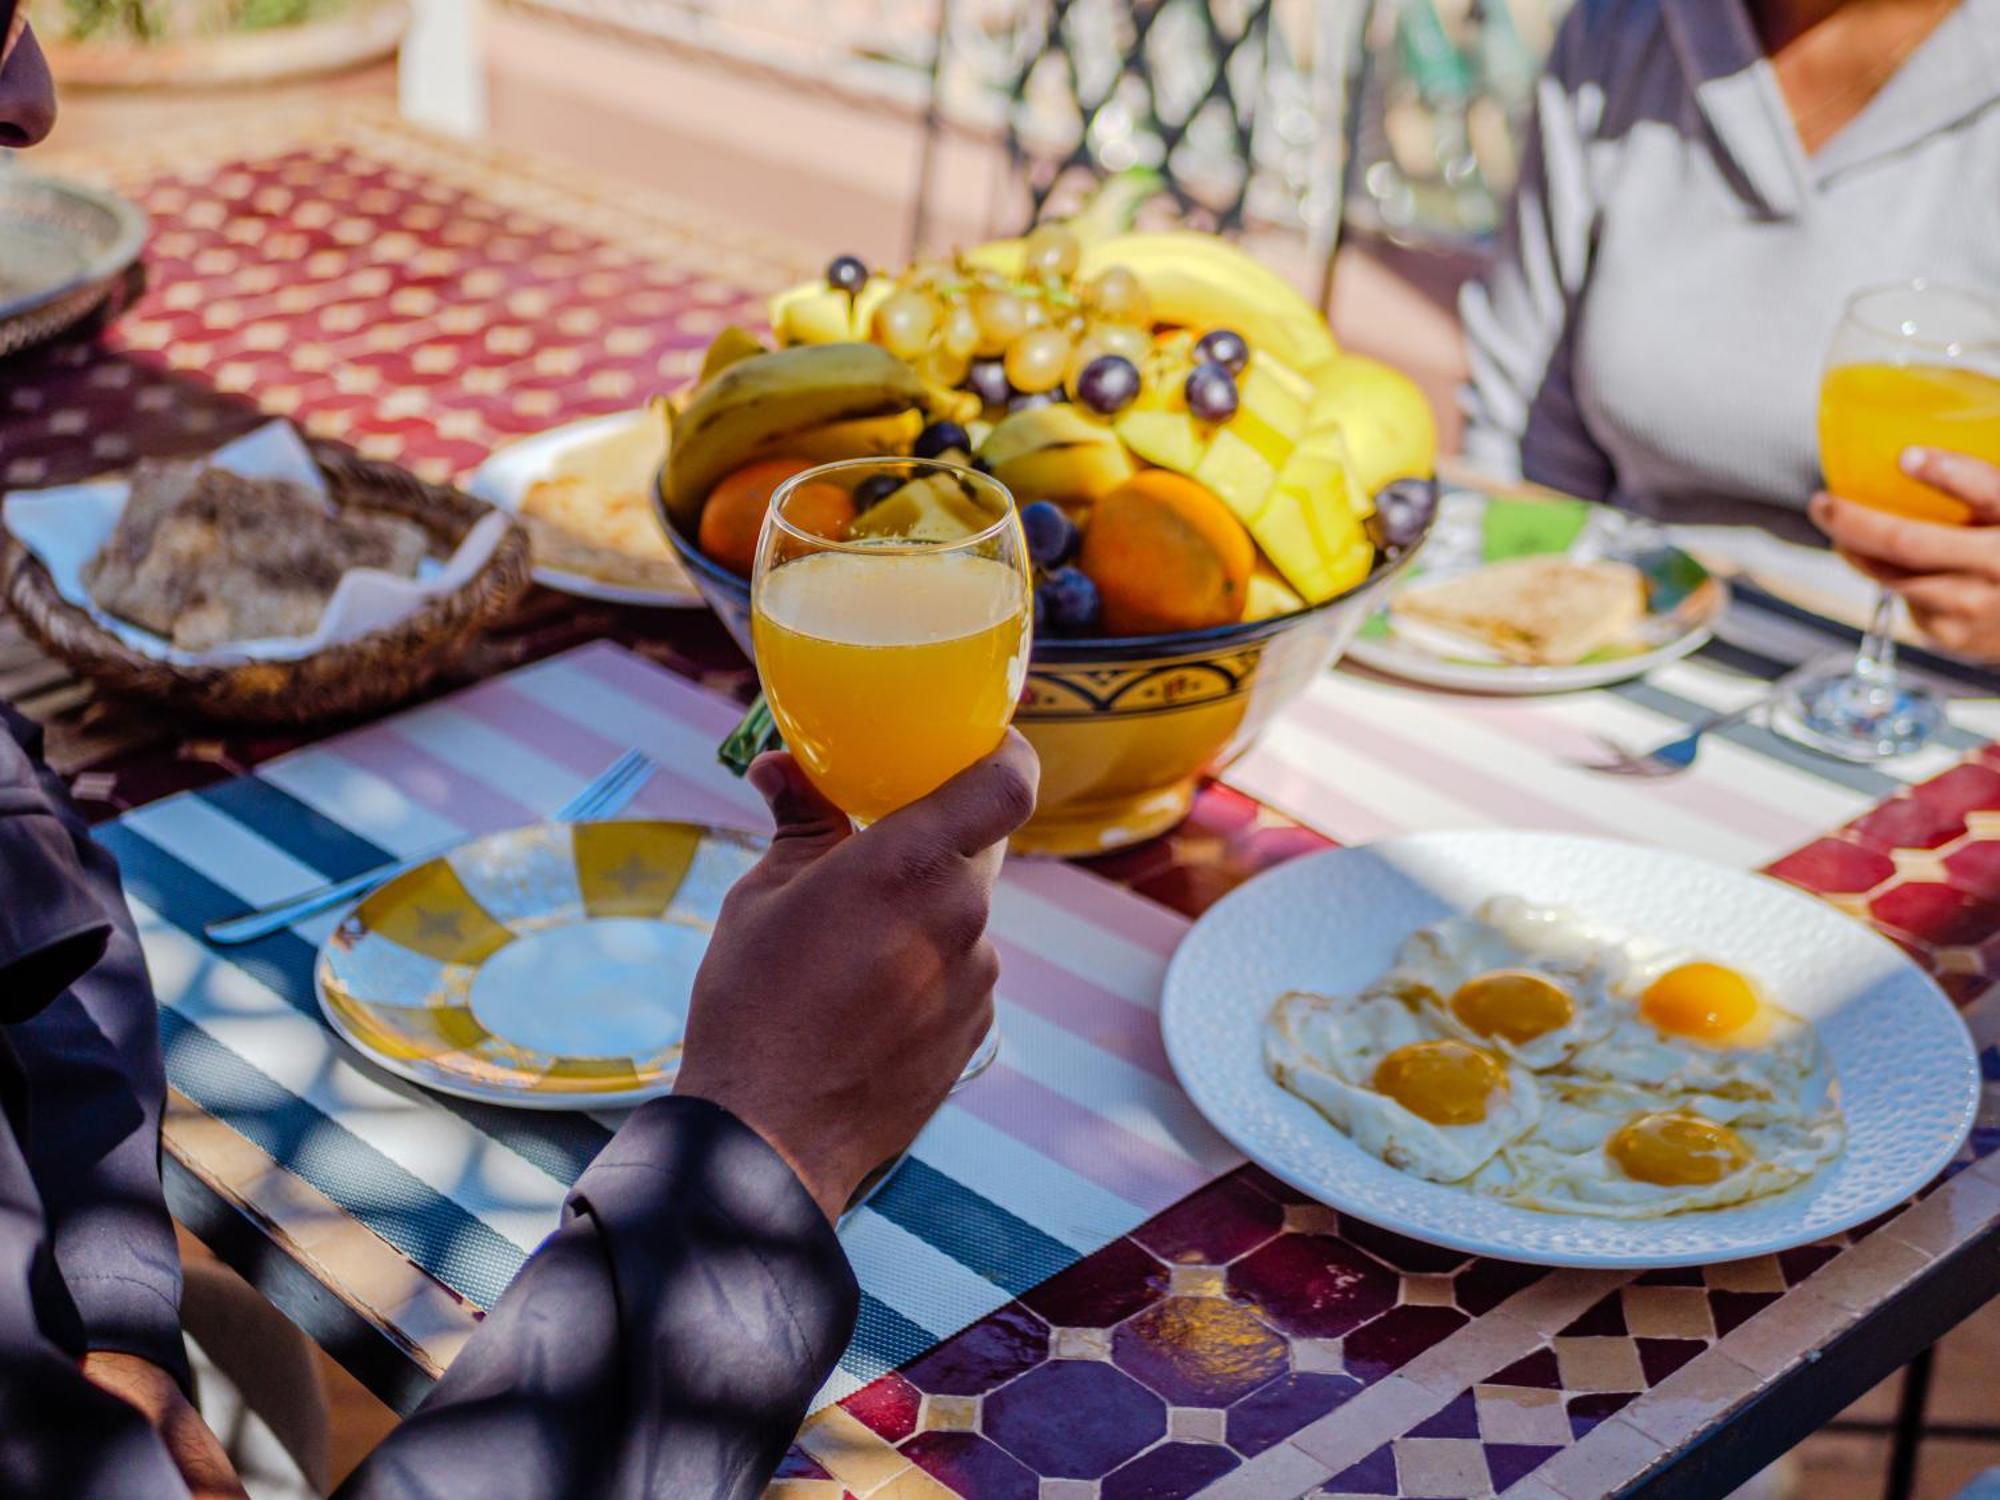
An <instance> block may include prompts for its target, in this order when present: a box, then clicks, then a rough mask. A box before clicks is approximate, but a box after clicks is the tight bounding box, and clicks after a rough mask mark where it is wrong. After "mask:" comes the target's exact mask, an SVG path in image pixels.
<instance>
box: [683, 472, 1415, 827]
mask: <svg viewBox="0 0 2000 1500" xmlns="http://www.w3.org/2000/svg"><path fill="white" fill-rule="evenodd" d="M656 494H657V489H656ZM656 503H657V500H656ZM660 522H661V525H662V526H663V527H665V529H666V532H667V535H668V537H669V538H670V539H671V541H672V542H673V546H674V551H675V552H676V553H677V554H678V555H679V557H680V560H681V562H682V563H683V564H684V565H685V566H686V568H687V570H688V574H689V576H691V577H692V578H693V579H694V582H695V587H697V588H698V589H700V590H701V593H702V597H703V598H705V599H706V600H707V601H708V603H709V606H710V608H712V609H713V610H714V611H715V613H716V614H717V615H718V616H719V617H720V618H721V620H722V623H723V624H724V625H725V626H726V627H727V628H728V630H729V633H730V634H731V635H732V636H733V637H735V639H736V643H737V644H738V645H739V646H741V647H742V648H743V650H744V651H745V652H746V653H749V652H750V651H751V644H750V580H749V579H748V578H745V577H744V576H743V575H741V574H740V573H736V572H733V571H731V570H730V569H728V568H726V567H724V566H722V565H721V564H720V563H717V562H715V561H714V560H713V559H711V558H709V557H708V556H707V555H705V554H704V553H703V552H702V550H701V548H700V547H699V546H697V545H696V544H695V542H694V540H693V539H692V538H690V537H689V536H687V535H686V533H685V532H683V531H682V530H681V529H680V527H678V526H677V525H675V524H674V521H673V519H672V517H671V516H670V515H669V514H668V513H667V510H666V508H665V506H664V505H662V506H660ZM1418 550H1419V548H1418V547H1417V546H1411V547H1409V548H1406V549H1404V550H1402V551H1401V552H1399V553H1397V554H1396V555H1395V556H1394V557H1393V558H1390V559H1387V560H1384V561H1382V562H1379V563H1378V564H1377V565H1376V567H1375V568H1374V569H1373V570H1372V571H1371V572H1370V573H1369V574H1368V576H1367V577H1365V578H1363V579H1362V580H1361V581H1360V582H1359V583H1356V584H1355V585H1353V586H1352V587H1351V588H1349V589H1347V590H1346V591H1345V592H1343V593H1341V594H1338V595H1336V596H1334V597H1333V598H1331V599H1327V600H1325V601H1323V602H1321V603H1319V604H1316V605H1312V606H1310V607H1308V608H1306V609H1300V610H1293V611H1291V612H1290V613H1287V614H1281V615H1273V616H1271V617H1269V618H1267V619H1261V620H1245V621H1241V622H1238V623H1236V624H1232V625H1221V626H1216V627H1213V628H1211V629H1207V630H1189V631H1177V632H1170V633H1167V634H1161V635H1142V636H1102V637H1075V636H1071V637H1061V636H1038V637H1036V640H1035V649H1034V655H1033V657H1032V658H1031V660H1030V662H1029V666H1028V684H1027V690H1026V692H1025V693H1024V694H1023V695H1022V699H1021V707H1020V709H1019V711H1018V712H1017V713H1016V715H1015V719H1014V722H1015V725H1016V726H1017V727H1018V728H1019V729H1020V730H1021V732H1022V733H1023V734H1025V735H1026V736H1027V737H1028V740H1029V742H1030V743H1032V744H1033V745H1034V747H1035V750H1036V752H1037V753H1038V754H1039V755H1040V756H1041V759H1042V789H1041V798H1040V802H1039V804H1038V806H1037V808H1036V811H1035V816H1034V818H1033V819H1032V820H1030V822H1029V823H1028V825H1027V827H1025V828H1023V829H1022V830H1021V831H1020V833H1019V834H1017V835H1016V836H1015V839H1014V848H1015V850H1016V852H1018V853H1022V854H1048V855H1062V856H1075V855H1086V854H1103V853H1105V852H1107V851H1109V850H1112V849H1121V848H1123V847H1125V846H1126V845H1128V844H1135V843H1138V842H1139V841H1140V840H1142V839H1148V838H1151V837H1153V836H1154V835H1155V834H1159V833H1164V832H1166V830H1168V829H1169V828H1172V827H1173V826H1174V825H1175V824H1176V823H1178V822H1180V821H1181V819H1182V818H1184V817H1186V816H1187V811H1188V806H1189V804H1190V803H1191V802H1192V801H1193V799H1194V791H1195V784H1196V782H1197V781H1198V780H1199V779H1200V778H1201V777H1202V776H1204V775H1207V774H1210V773H1213V772H1215V771H1218V770H1220V769H1221V768H1222V767H1223V766H1225V765H1227V764H1228V763H1229V762H1230V761H1232V760H1234V759H1235V758H1236V757H1237V756H1239V755H1241V754H1242V753H1243V752H1244V751H1245V750H1247V749H1248V748H1249V747H1250V745H1251V743H1252V742H1253V741H1254V740H1255V739H1256V738H1257V736H1258V735H1259V734H1261V733H1262V732H1263V730H1264V729H1265V727H1266V726H1267V725H1268V724H1269V723H1270V722H1271V720H1272V719H1273V718H1275V717H1276V716H1277V714H1278V713H1279V712H1280V711H1281V710H1283V709H1284V708H1285V707H1286V705H1288V704H1289V703H1291V702H1292V700H1293V699H1295V698H1297V697H1298V696H1299V695H1300V694H1301V693H1302V692H1304V691H1305V689H1306V687H1307V686H1308V685H1309V684H1310V683H1311V682H1312V680H1313V678H1314V677H1316V676H1317V675H1318V674H1319V673H1321V672H1323V671H1325V670H1326V669H1327V668H1328V667H1329V666H1331V665H1332V664H1333V663H1334V662H1335V661H1336V660H1338V659H1339V657H1340V654H1341V652H1343V651H1345V650H1346V649H1347V645H1348V643H1349V642H1350V641H1352V640H1353V639H1354V635H1355V632H1356V631H1357V630H1359V629H1360V628H1361V623H1362V621H1364V620H1366V619H1367V618H1368V616H1369V615H1370V614H1371V613H1373V612H1374V610H1375V608H1376V607H1377V605H1378V604H1379V603H1380V602H1381V597H1380V596H1381V594H1382V591H1383V587H1384V585H1385V584H1387V583H1388V581H1389V580H1390V579H1391V578H1393V577H1394V576H1395V575H1396V574H1397V573H1399V572H1400V571H1401V570H1402V569H1403V568H1404V567H1405V566H1406V565H1407V564H1408V562H1409V561H1410V559H1411V558H1412V557H1414V556H1415V555H1416V553H1417V551H1418Z"/></svg>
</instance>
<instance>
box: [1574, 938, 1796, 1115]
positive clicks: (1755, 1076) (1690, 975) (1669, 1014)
mask: <svg viewBox="0 0 2000 1500" xmlns="http://www.w3.org/2000/svg"><path fill="white" fill-rule="evenodd" d="M1630 989H1631V991H1632V996H1633V998H1632V1001H1631V1002H1630V1003H1629V1004H1628V1006H1627V1007H1626V1008H1625V1010H1624V1012H1623V1014H1621V1015H1620V1016H1619V1017H1618V1019H1617V1022H1616V1024H1615V1025H1613V1026H1612V1028H1611V1029H1610V1031H1609V1032H1608V1033H1607V1034H1606V1035H1604V1036H1603V1037H1602V1038H1600V1039H1598V1040H1596V1041H1593V1042H1591V1043H1589V1044H1588V1045H1586V1046H1584V1047H1581V1048H1579V1049H1578V1050H1577V1051H1576V1053H1575V1054H1574V1055H1573V1056H1572V1057H1571V1058H1570V1059H1569V1063H1568V1070H1569V1071H1570V1072H1572V1073H1574V1074H1576V1075H1578V1076H1580V1077H1584V1078H1590V1079H1596V1080H1599V1081H1602V1082H1607V1083H1618V1084H1629V1085H1639V1086H1644V1087H1646V1088H1649V1089H1652V1090H1654V1091H1656V1092H1659V1093H1661V1094H1668V1095H1671V1094H1683V1093H1690V1094H1706V1095H1712V1096H1716V1097H1720V1098H1728V1099H1736V1100H1743V1101H1759V1102H1762V1103H1765V1104H1767V1105H1769V1104H1772V1103H1780V1102H1782V1101H1787V1100H1792V1099H1796V1098H1798V1097H1800V1096H1802V1095H1805V1094H1808V1093H1810V1092H1813V1091H1814V1090H1815V1089H1817V1088H1819V1087H1821V1086H1822V1085H1823V1084H1824V1083H1825V1082H1827V1080H1826V1079H1825V1077H1824V1075H1825V1072H1826V1065H1825V1062H1824V1058H1823V1054H1822V1052H1821V1049H1820V1043H1819V1034H1818V1032H1816V1031H1815V1030H1814V1029H1813V1027H1812V1026H1811V1025H1810V1024H1809V1023H1808V1022H1807V1021H1805V1020H1804V1019H1803V1018H1801V1017H1799V1016H1795V1015H1793V1014H1792V1013H1791V1012H1790V1011H1788V1010H1785V1009H1784V1008H1782V1007H1781V1006H1778V1005H1776V1004H1773V1003H1772V1001H1771V1000H1770V999H1769V997H1767V996H1766V995H1765V994H1764V992H1763V990H1762V988H1761V987H1760V986H1759V985H1758V984H1757V983H1756V981H1755V980H1753V979H1752V978H1750V977H1749V976H1748V975H1745V974H1743V973H1741V972H1739V971H1737V970H1735V969H1732V968H1730V967H1728V966H1726V965H1724V964H1718V963H1713V962H1710V961H1708V960H1705V959H1693V958H1689V957H1687V956H1686V955H1685V954H1680V953H1668V954H1661V955H1656V956H1643V955H1641V956H1635V961H1634V964H1633V969H1632V982H1631V985H1630Z"/></svg>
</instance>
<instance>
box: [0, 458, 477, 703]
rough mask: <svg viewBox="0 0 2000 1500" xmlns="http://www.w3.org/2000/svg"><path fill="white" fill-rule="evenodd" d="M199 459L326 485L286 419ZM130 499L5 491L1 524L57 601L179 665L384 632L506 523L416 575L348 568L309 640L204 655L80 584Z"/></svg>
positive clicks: (442, 586) (115, 489)
mask: <svg viewBox="0 0 2000 1500" xmlns="http://www.w3.org/2000/svg"><path fill="white" fill-rule="evenodd" d="M208 462H209V463H211V464H213V465H215V466H216V467H217V468H222V469H228V470H230V471H231V472H232V473H236V474H241V475H242V476H243V477H244V478H246V479H283V480H289V481H291V482H292V483H294V484H297V485H302V486H304V487H305V488H306V489H308V490H310V491H312V492H313V493H314V494H316V495H318V496H320V497H321V498H322V499H324V498H325V496H326V481H325V479H324V478H323V477H322V476H321V474H320V472H319V468H318V466H317V465H315V464H314V463H313V461H312V455H311V454H310V453H309V452H307V450H306V445H305V444H304V443H303V442H302V441H301V440H300V438H299V435H298V434H297V433H296V432H294V431H293V430H292V427H291V424H290V423H288V422H267V423H266V424H265V425H264V426H262V427H260V428H258V429H257V430H256V431H255V432H252V433H248V434H246V435H245V436H243V437H240V438H238V439H237V440H236V441H235V442H233V443H230V444H229V445H227V446H226V447H223V448H220V449H218V450H217V451H216V452H215V453H213V454H211V455H210V457H209V459H208ZM129 493H130V486H129V485H128V484H127V483H126V482H125V481H124V480H122V479H114V480H102V481H99V482H96V483H92V484H66V485H62V486H60V487H58V488H56V489H48V490H33V491H28V492H26V493H22V494H13V495H8V496H7V497H6V499H5V501H4V503H0V521H4V522H5V524H6V527H7V529H8V530H9V531H11V532H13V533H14V535H15V536H16V537H17V538H19V539H20V542H21V544H22V545H23V546H25V547H26V548H27V549H28V550H29V551H30V552H32V553H34V555H35V556H36V557H37V558H39V559H40V560H41V563H42V566H43V567H45V568H47V569H48V570H49V577H50V578H51V579H52V580H53V581H54V583H55V586H56V591H57V592H58V593H59V594H61V595H62V597H63V598H64V599H66V600H68V601H69V602H70V603H71V604H74V605H77V606H78V607H79V608H81V609H84V610H86V611H88V612H89V614H90V617H91V618H92V619H94V620H96V621H97V623H98V624H100V625H102V626H103V627H104V628H105V629H106V630H109V631H110V632H111V633H112V634H113V635H115V636H117V637H118V639H120V640H121V641H123V642H124V643H125V644H126V645H128V646H130V647H131V648H132V649H133V650H134V651H137V652H140V653H141V654H143V655H146V656H150V657H153V658H154V659H155V660H158V661H166V662H173V663H174V664H176V665H178V666H186V667H198V666H211V665H222V664H225V663H229V662H237V661H247V660H258V661H296V660H298V659H299V658H300V657H305V656H311V655H313V654H314V653H315V652H318V651H324V650H325V649H326V648H327V647H329V646H337V645H340V644H342V643H343V642H346V641H352V640H358V639H359V638H360V637H362V636H364V635H368V634H371V633H372V632H374V631H377V630H381V629H384V628H386V627H388V626H390V625H393V624H395V623H396V622H397V621H398V620H401V619H403V618H404V617H406V616H408V615H411V614H414V613H415V612H416V611H417V610H418V609H419V608H421V607H422V605H423V604H424V603H425V601H427V600H429V599H432V598H435V597H436V596H438V595H440V594H449V593H451V592H452V591H453V590H455V589H458V588H460V587H462V586H463V585H464V584H465V583H467V582H468V581H469V580H470V579H471V578H472V576H473V575H474V574H476V573H477V572H478V571H479V570H480V569H481V568H482V567H484V566H485V565H486V560H487V559H488V558H489V557H491V556H492V555H493V549H494V548H495V547H497V546H499V545H500V538H501V537H502V536H503V535H505V533H506V530H507V524H508V522H507V517H506V516H504V515H501V514H500V513H499V512H497V511H495V512H494V513H492V514H490V515H486V516H482V517H480V519H479V520H478V521H477V522H476V523H474V525H473V527H472V529H471V530H470V531H468V532H466V534H465V539H464V540H463V541H461V542H460V543H459V544H458V548H457V550H456V551H454V552H453V553H452V555H451V556H450V557H449V558H448V559H447V560H445V561H444V562H438V561H436V560H434V559H432V558H425V559H424V560H423V562H421V563H420V564H418V567H417V576H416V577H415V578H398V577H397V576H396V575H395V574H393V573H385V572H383V571H382V570H381V569H380V568H354V569H351V570H349V571H348V573H347V574H346V575H345V576H343V577H342V578H341V580H340V585H339V587H337V588H336V589H335V590H334V591H333V598H332V599H330V600H328V601H327V606H326V609H325V610H324V612H322V613H321V615H320V620H319V628H318V629H316V630H315V631H313V633H312V634H311V635H296V636H270V637H267V638H265V639H263V640H255V641H230V642H226V643H225V644H223V645H220V646H215V647H211V648H210V649H209V650H206V651H183V650H181V649H180V648H179V647H177V646H174V645H172V644H170V643H169V642H167V641H166V640H164V639H162V638H161V637H159V636H157V635H154V634H153V633H152V632H151V631H150V630H142V629H140V628H139V627H138V626H136V625H130V624H127V623H126V622H125V621H123V620H120V619H118V618H116V617H115V616H112V615H109V614H106V613H105V612H104V611H103V610H101V609H99V608H98V607H97V604H96V603H95V601H93V600H92V599H91V597H90V591H89V590H88V589H87V588H85V587H84V583H83V570H84V567H85V565H86V564H88V563H89V562H90V560H91V559H92V558H93V557H95V556H96V555H97V553H98V549H99V548H101V547H102V546H103V545H104V544H105V542H106V541H108V540H109V539H110V536H111V532H112V529H113V528H114V527H116V526H117V524H118V517H119V516H120V515H121V514H122V513H123V511H124V509H125V500H126V497H127V496H128V494H129Z"/></svg>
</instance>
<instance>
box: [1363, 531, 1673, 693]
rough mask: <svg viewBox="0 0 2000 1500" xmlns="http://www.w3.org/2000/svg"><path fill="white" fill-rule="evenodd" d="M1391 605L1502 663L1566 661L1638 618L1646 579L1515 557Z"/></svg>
mask: <svg viewBox="0 0 2000 1500" xmlns="http://www.w3.org/2000/svg"><path fill="white" fill-rule="evenodd" d="M1391 608H1392V609H1393V610H1394V612H1395V613H1396V614H1399V615H1403V616H1406V617H1408V618H1409V619H1412V620H1421V621H1424V622H1426V623H1427V624H1431V625H1438V626H1442V627H1444V628H1445V629H1447V630H1452V631H1457V632H1459V633H1460V634H1463V635H1468V636H1471V637H1472V638H1473V639H1475V640H1477V641H1480V642H1482V643H1483V644H1485V645H1487V646H1490V647H1492V648H1493V649H1494V650H1495V651H1498V652H1499V653H1500V654H1501V655H1502V656H1504V657H1506V658H1507V659H1508V660H1509V661H1513V662H1520V663H1522V664H1523V665H1526V666H1538V667H1556V666H1569V665H1571V664H1572V663H1574V662H1579V661H1582V660H1583V659H1584V658H1585V657H1587V656H1589V655H1591V654H1592V653H1593V652H1596V651H1601V650H1603V649H1604V648H1605V647H1606V646H1609V645H1612V644H1613V643H1615V642H1617V641H1619V640H1621V639H1622V638H1624V637H1625V636H1626V635H1627V634H1628V633H1629V632H1630V631H1631V630H1632V627H1633V626H1635V625H1637V624H1638V623H1639V621H1640V620H1641V619H1643V618H1644V617H1645V614H1646V581H1645V579H1644V578H1643V577H1641V576H1640V573H1639V570H1638V569H1637V568H1635V567H1633V566H1632V565H1631V564H1630V563H1622V562H1578V561H1576V560H1574V559H1573V558H1568V557H1562V556H1548V557H1516V558H1510V559H1509V560H1507V561H1505V562H1497V563H1488V564H1487V565H1486V566H1485V567H1483V568H1474V569H1473V570H1472V571H1471V572H1469V573H1455V574H1453V575H1452V576H1450V577H1448V578H1438V579H1433V580H1428V581H1425V582H1421V583H1417V584H1413V585H1412V586H1411V587H1409V588H1407V589H1405V590H1403V592H1402V593H1401V594H1399V595H1397V596H1396V600H1395V603H1394V604H1393V605H1392V606H1391Z"/></svg>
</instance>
